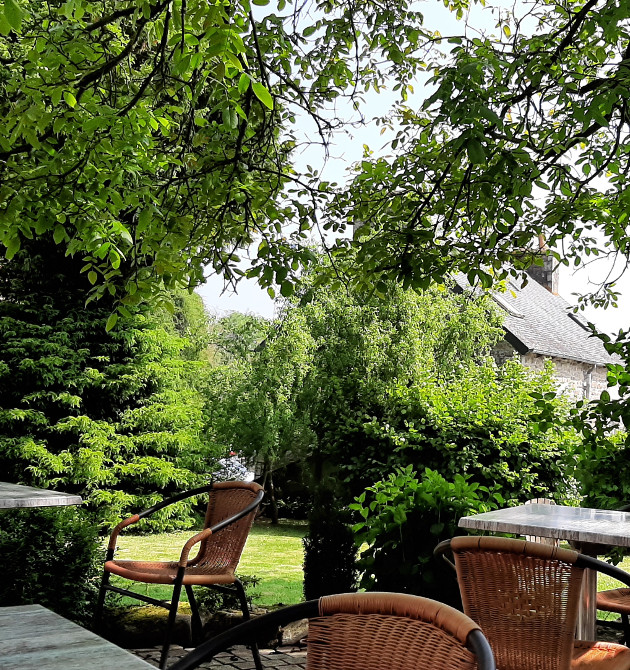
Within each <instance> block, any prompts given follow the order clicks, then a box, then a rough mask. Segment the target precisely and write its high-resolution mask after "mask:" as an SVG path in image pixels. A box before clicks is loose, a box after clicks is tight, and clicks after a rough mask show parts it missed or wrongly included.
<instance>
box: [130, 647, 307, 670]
mask: <svg viewBox="0 0 630 670" xmlns="http://www.w3.org/2000/svg"><path fill="white" fill-rule="evenodd" d="M128 651H129V652H131V653H132V654H135V655H136V656H139V657H140V658H142V659H144V660H145V661H147V662H148V663H151V665H154V666H155V667H156V668H157V667H158V666H159V661H160V647H151V648H148V649H129V650H128ZM189 651H190V649H184V648H183V647H179V646H177V645H171V651H170V653H169V656H168V662H169V665H170V664H172V663H174V662H175V660H177V659H178V658H180V657H181V656H184V655H185V654H187V653H188V652H189ZM260 656H261V658H262V662H263V666H264V667H265V669H266V670H267V669H268V670H304V669H305V667H306V648H304V647H298V646H290V647H289V646H287V647H278V649H277V650H274V649H261V650H260ZM199 667H200V668H203V669H204V670H208V669H210V668H211V669H212V670H250V669H251V670H253V668H254V661H253V659H252V653H251V651H250V650H249V649H247V648H246V647H243V646H237V647H232V648H231V649H230V651H229V652H225V651H224V652H221V653H220V654H217V655H216V656H215V657H214V658H213V659H212V660H211V661H208V663H202V664H201V665H200V666H199Z"/></svg>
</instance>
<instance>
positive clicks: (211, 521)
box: [95, 482, 263, 668]
mask: <svg viewBox="0 0 630 670" xmlns="http://www.w3.org/2000/svg"><path fill="white" fill-rule="evenodd" d="M202 493H208V494H209V500H208V507H207V510H206V518H205V522H204V528H203V530H202V531H201V532H199V533H197V534H196V535H194V536H193V537H191V538H190V539H189V540H188V541H187V542H186V544H185V545H184V547H183V549H182V552H181V554H180V557H179V561H178V562H175V561H129V560H115V559H114V552H115V549H116V541H117V538H118V535H119V534H120V531H121V530H123V528H126V527H127V526H130V525H131V524H133V523H136V522H138V521H139V520H140V519H142V518H145V517H147V516H150V515H151V514H153V513H154V512H156V511H158V510H159V509H163V508H164V507H167V506H168V505H172V504H173V503H175V502H179V501H180V500H184V499H185V498H189V497H191V496H195V495H200V494H202ZM262 498H263V491H262V487H261V486H260V485H259V484H256V483H253V482H252V483H247V482H221V483H218V484H210V485H208V486H202V487H200V488H198V489H195V490H193V491H186V492H185V493H182V494H180V495H178V496H175V497H173V498H170V499H169V500H165V501H164V502H161V503H159V504H158V505H155V506H153V507H151V508H150V509H148V510H145V511H144V512H140V513H139V514H134V515H133V516H131V517H129V518H127V519H125V520H124V521H121V522H120V523H119V524H118V525H117V526H116V528H115V529H114V531H113V532H112V535H111V537H110V540H109V545H108V549H107V558H106V561H105V565H104V570H103V579H102V582H101V590H100V593H99V598H98V603H97V608H96V614H95V628H96V629H98V627H99V624H100V620H101V617H102V611H103V605H104V602H105V596H106V594H107V592H108V591H114V592H116V593H121V594H123V595H127V596H130V597H132V598H136V599H138V600H143V601H145V602H148V603H151V604H152V605H158V606H159V607H164V608H166V609H167V610H168V611H169V617H168V623H167V627H166V635H165V640H164V645H163V647H162V655H161V658H160V668H164V667H166V661H167V658H168V651H169V648H170V640H171V634H172V631H173V627H174V624H175V616H176V614H177V608H178V605H179V597H180V593H181V588H182V586H183V587H184V588H185V589H186V593H187V594H188V600H189V603H190V608H191V611H192V625H193V633H194V636H195V637H199V635H200V633H201V618H200V616H199V608H198V607H197V603H196V601H195V596H194V593H193V590H192V586H193V585H195V586H207V587H210V588H214V589H217V590H220V591H223V592H226V591H227V592H234V593H235V595H236V596H237V597H238V599H239V602H240V604H241V609H242V611H243V616H244V617H245V618H246V619H247V618H249V608H248V605H247V599H246V597H245V591H244V589H243V585H242V584H241V582H240V581H239V580H238V579H237V577H236V575H235V570H236V567H237V565H238V562H239V560H240V557H241V553H242V551H243V547H244V546H245V542H246V540H247V536H248V534H249V531H250V528H251V526H252V523H253V521H254V516H255V515H256V510H257V508H258V506H259V505H260V501H261V500H262ZM196 545H198V551H197V554H196V555H193V556H194V557H193V558H190V555H191V550H192V549H193V547H195V546H196ZM112 574H113V575H118V576H120V577H124V578H125V579H129V580H132V581H136V582H144V583H147V584H172V585H173V596H172V599H171V602H170V603H167V602H165V601H161V600H156V599H155V598H151V597H149V596H145V595H143V594H139V593H135V592H133V591H129V590H127V589H121V588H119V587H116V586H112V585H111V584H110V583H109V578H110V575H112ZM252 652H253V655H254V662H255V664H256V667H257V668H260V667H261V665H260V657H259V655H258V650H257V649H256V647H253V648H252Z"/></svg>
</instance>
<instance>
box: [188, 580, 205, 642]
mask: <svg viewBox="0 0 630 670" xmlns="http://www.w3.org/2000/svg"><path fill="white" fill-rule="evenodd" d="M186 593H187V594H188V602H189V603H190V611H191V617H190V628H191V633H192V643H193V647H196V646H197V645H198V644H200V643H201V641H202V640H201V633H202V625H201V616H200V615H199V605H197V599H196V598H195V594H194V592H193V588H192V586H190V585H189V584H186Z"/></svg>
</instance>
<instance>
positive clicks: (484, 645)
mask: <svg viewBox="0 0 630 670" xmlns="http://www.w3.org/2000/svg"><path fill="white" fill-rule="evenodd" d="M345 595H348V596H355V595H357V594H342V596H345ZM358 595H363V594H358ZM365 595H366V596H369V595H374V594H368V593H366V594H365ZM416 597H418V598H419V597H420V596H416ZM423 600H425V601H428V599H427V598H423ZM319 603H320V599H315V600H308V601H306V602H303V603H299V604H297V605H291V606H289V607H284V608H283V609H280V610H276V611H274V612H269V613H267V614H263V615H262V616H259V617H257V618H255V619H250V620H249V621H245V622H243V623H241V624H239V625H238V626H235V627H234V628H231V629H229V630H227V631H225V632H223V633H221V634H219V635H217V636H216V637H213V638H212V639H211V640H207V641H206V642H204V643H203V644H201V645H199V646H198V647H197V648H196V649H194V650H193V651H191V652H190V653H189V654H188V655H187V656H184V657H183V658H181V659H180V660H179V661H177V662H176V663H175V664H173V665H172V666H171V667H170V668H169V670H193V669H194V668H197V667H199V665H200V664H201V663H205V662H207V661H209V660H210V659H211V658H212V657H213V656H215V655H216V654H217V653H219V652H220V651H223V650H224V649H226V648H228V647H231V646H233V645H235V644H246V643H249V644H251V645H252V646H255V645H256V644H257V641H259V640H260V639H263V638H265V637H266V638H267V639H269V638H270V637H273V635H274V634H275V633H276V632H277V629H278V627H279V626H285V625H286V624H288V623H290V622H292V621H299V620H300V619H311V618H314V617H319V616H321V614H320V609H319V607H320V605H319ZM444 607H445V608H448V609H452V608H450V607H448V606H447V605H444ZM466 646H467V648H468V649H469V650H470V651H471V652H472V653H473V654H475V656H476V657H477V664H478V670H496V664H495V661H494V655H493V653H492V649H491V648H490V644H489V643H488V640H487V639H486V637H485V636H484V634H483V633H482V631H481V630H479V629H476V630H472V631H471V632H470V634H469V635H468V639H467V645H466ZM385 665H386V663H384V666H385Z"/></svg>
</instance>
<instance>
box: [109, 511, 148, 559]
mask: <svg viewBox="0 0 630 670" xmlns="http://www.w3.org/2000/svg"><path fill="white" fill-rule="evenodd" d="M138 521H140V515H139V514H134V515H132V516H130V517H127V518H126V519H124V520H123V521H121V522H120V523H119V524H118V525H117V526H116V528H114V530H113V531H112V534H111V535H110V536H109V544H108V545H107V560H108V561H110V560H111V558H113V554H114V551H115V549H116V540H117V539H118V535H119V534H120V531H121V530H122V529H123V528H126V527H127V526H131V524H132V523H137V522H138ZM110 552H111V553H112V556H111V557H110V555H109V553H110Z"/></svg>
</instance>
